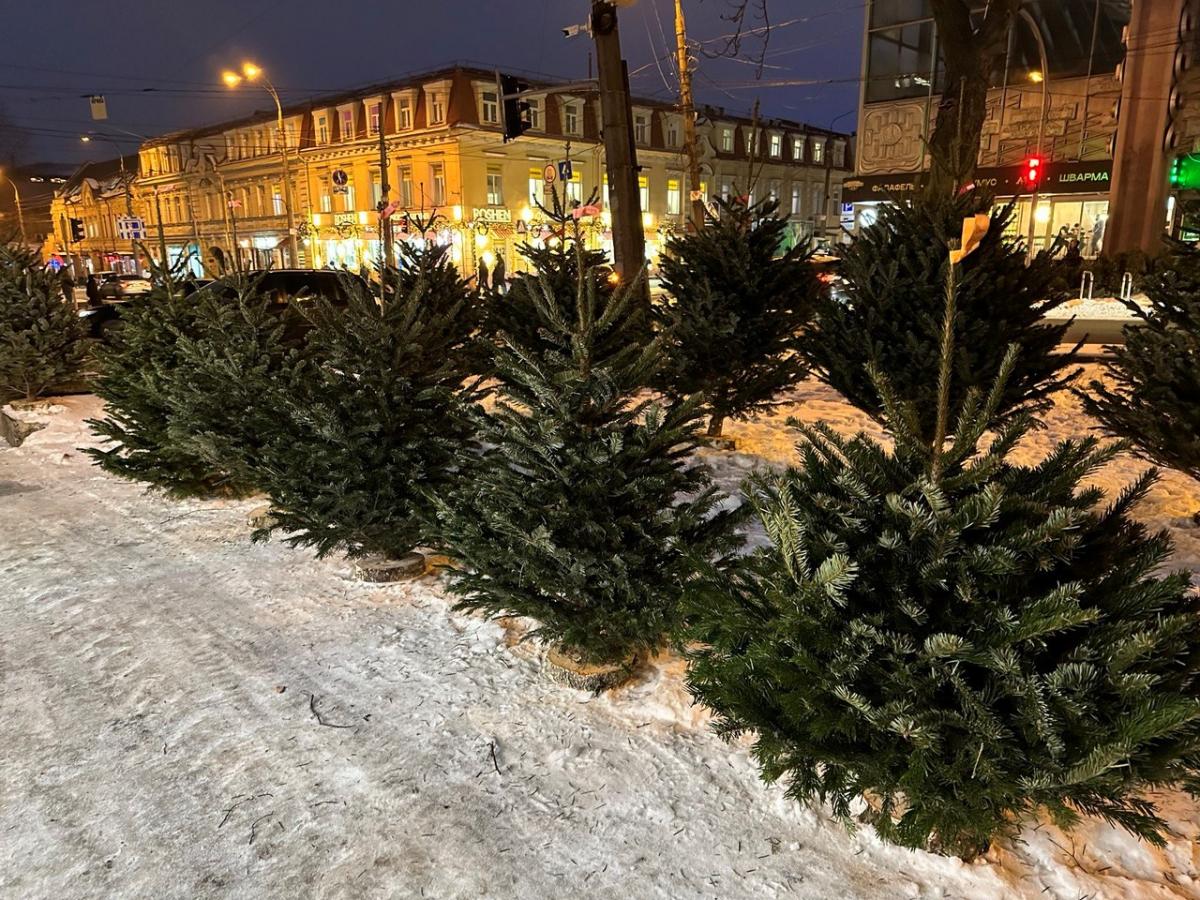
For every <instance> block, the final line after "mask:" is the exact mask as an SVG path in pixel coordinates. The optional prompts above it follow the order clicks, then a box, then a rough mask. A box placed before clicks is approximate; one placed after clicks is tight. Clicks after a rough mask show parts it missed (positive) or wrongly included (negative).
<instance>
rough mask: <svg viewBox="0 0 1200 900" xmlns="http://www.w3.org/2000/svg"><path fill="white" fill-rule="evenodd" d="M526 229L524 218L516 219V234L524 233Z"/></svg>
mask: <svg viewBox="0 0 1200 900" xmlns="http://www.w3.org/2000/svg"><path fill="white" fill-rule="evenodd" d="M526 231H527V229H526V227H525V220H524V219H517V234H525V232H526Z"/></svg>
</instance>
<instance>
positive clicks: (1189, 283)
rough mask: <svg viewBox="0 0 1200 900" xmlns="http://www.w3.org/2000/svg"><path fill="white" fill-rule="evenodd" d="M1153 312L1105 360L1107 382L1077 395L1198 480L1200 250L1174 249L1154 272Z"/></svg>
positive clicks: (1147, 285) (1144, 450)
mask: <svg viewBox="0 0 1200 900" xmlns="http://www.w3.org/2000/svg"><path fill="white" fill-rule="evenodd" d="M1143 289H1144V290H1145V292H1146V298H1147V299H1148V300H1149V303H1150V308H1149V309H1148V310H1147V309H1143V308H1142V307H1141V306H1139V305H1138V304H1136V303H1133V302H1130V303H1128V304H1126V305H1127V306H1129V307H1130V308H1131V309H1132V310H1133V313H1134V314H1135V315H1136V316H1137V317H1138V320H1139V321H1138V323H1137V324H1136V325H1127V326H1126V327H1125V332H1124V335H1125V343H1124V344H1122V345H1119V346H1115V347H1112V348H1111V350H1110V356H1109V357H1108V359H1107V360H1105V369H1106V375H1107V383H1106V382H1103V381H1099V380H1093V381H1092V382H1091V385H1090V390H1089V391H1087V392H1079V396H1080V397H1081V399H1082V400H1083V404H1084V407H1085V408H1086V409H1087V411H1088V412H1089V413H1091V414H1092V415H1093V416H1095V417H1096V418H1097V419H1099V420H1100V421H1101V423H1103V425H1104V427H1105V428H1107V429H1108V430H1109V431H1111V432H1112V433H1113V434H1117V435H1120V436H1121V437H1125V438H1128V439H1129V440H1131V441H1132V442H1133V443H1134V445H1135V447H1136V448H1137V450H1138V452H1139V453H1141V454H1142V455H1143V456H1145V457H1147V458H1148V459H1151V460H1153V461H1154V462H1156V463H1158V464H1159V465H1163V466H1167V467H1169V468H1172V469H1178V470H1179V471H1181V472H1184V473H1185V474H1187V475H1190V476H1192V477H1193V478H1195V479H1200V253H1197V252H1196V251H1195V250H1191V249H1188V248H1186V247H1182V246H1177V247H1175V249H1174V252H1173V253H1172V254H1171V256H1170V257H1169V258H1168V259H1166V260H1163V261H1161V262H1160V263H1159V265H1158V266H1157V267H1156V269H1155V271H1154V272H1153V274H1151V275H1149V276H1148V277H1147V278H1146V280H1145V282H1144V287H1143Z"/></svg>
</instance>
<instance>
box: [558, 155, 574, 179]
mask: <svg viewBox="0 0 1200 900" xmlns="http://www.w3.org/2000/svg"><path fill="white" fill-rule="evenodd" d="M573 174H574V170H572V168H571V161H570V160H569V159H564V160H563V161H562V162H560V163H559V164H558V178H559V180H560V181H570V180H571V175H573Z"/></svg>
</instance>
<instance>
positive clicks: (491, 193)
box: [487, 169, 504, 206]
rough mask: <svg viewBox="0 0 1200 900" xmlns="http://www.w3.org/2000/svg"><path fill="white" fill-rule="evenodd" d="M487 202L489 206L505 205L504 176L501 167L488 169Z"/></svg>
mask: <svg viewBox="0 0 1200 900" xmlns="http://www.w3.org/2000/svg"><path fill="white" fill-rule="evenodd" d="M487 202H488V206H503V205H504V176H503V174H502V173H501V172H500V170H499V169H488V173H487Z"/></svg>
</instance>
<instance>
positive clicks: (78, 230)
mask: <svg viewBox="0 0 1200 900" xmlns="http://www.w3.org/2000/svg"><path fill="white" fill-rule="evenodd" d="M85 237H86V234H85V233H84V230H83V219H71V240H72V241H82V240H83V239H84V238H85Z"/></svg>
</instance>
